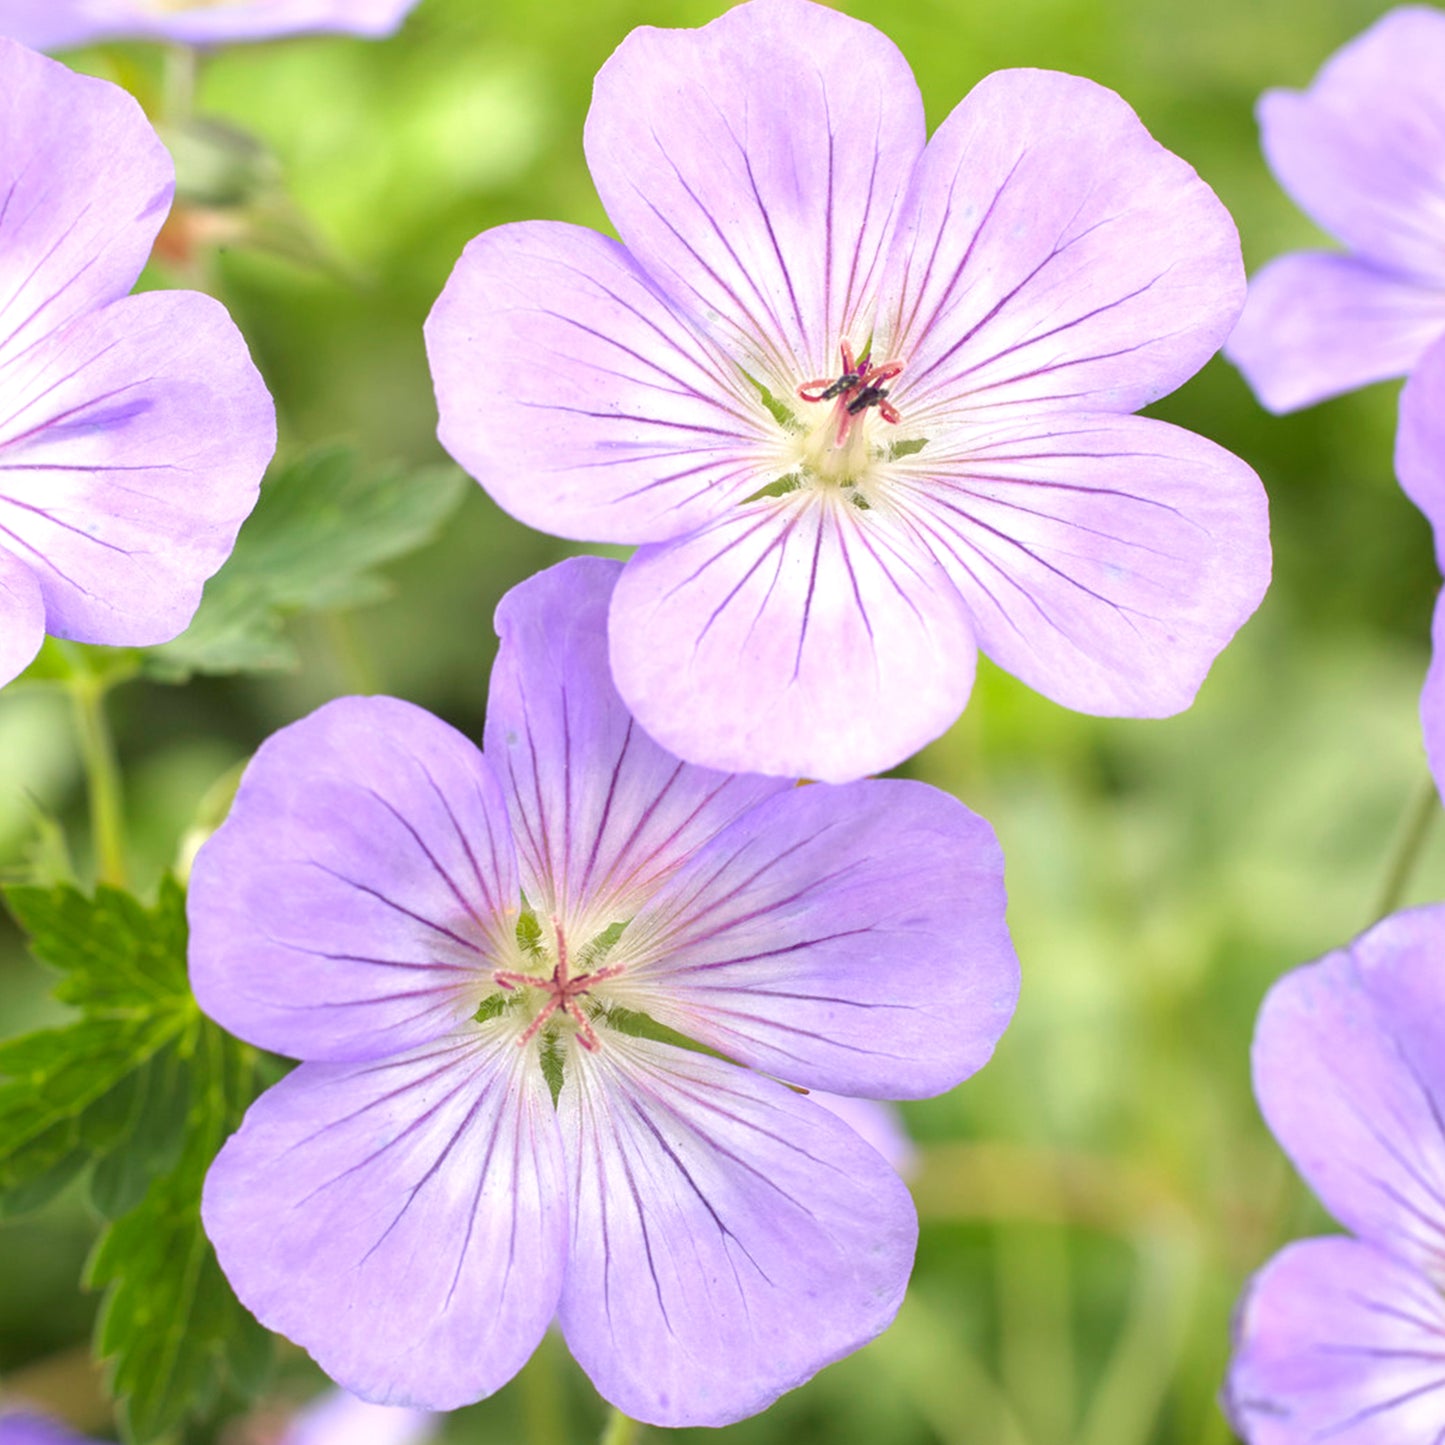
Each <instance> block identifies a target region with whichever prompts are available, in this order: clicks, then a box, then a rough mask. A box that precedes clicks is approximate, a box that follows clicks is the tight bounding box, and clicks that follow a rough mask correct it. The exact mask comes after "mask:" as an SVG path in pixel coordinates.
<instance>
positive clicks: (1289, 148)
mask: <svg viewBox="0 0 1445 1445" xmlns="http://www.w3.org/2000/svg"><path fill="white" fill-rule="evenodd" d="M1442 74H1445V15H1442V14H1441V13H1440V12H1439V11H1438V10H1436V9H1434V8H1433V7H1431V6H1428V5H1407V6H1402V7H1400V8H1399V9H1396V10H1392V11H1391V12H1390V13H1389V14H1388V15H1386V16H1385V17H1384V18H1383V19H1382V20H1379V21H1377V22H1376V23H1375V24H1374V25H1372V26H1371V27H1370V28H1369V29H1368V30H1367V31H1365V33H1364V34H1363V35H1361V36H1359V37H1358V38H1357V39H1355V40H1352V41H1351V42H1350V43H1349V44H1348V45H1346V46H1344V47H1343V48H1342V49H1340V50H1338V51H1336V52H1335V54H1334V55H1333V56H1332V57H1331V58H1330V60H1329V61H1328V62H1327V63H1326V65H1325V66H1324V68H1323V69H1322V70H1321V71H1320V73H1319V75H1318V76H1316V77H1315V80H1314V83H1313V84H1312V85H1311V86H1310V88H1309V89H1308V90H1306V91H1292V90H1271V91H1268V92H1266V93H1265V95H1264V96H1262V97H1261V99H1260V102H1259V125H1260V133H1261V135H1260V138H1261V141H1262V143H1263V146H1264V154H1265V159H1266V160H1268V161H1269V164H1270V168H1271V169H1272V170H1273V171H1274V173H1275V176H1276V177H1277V178H1278V180H1279V183H1280V185H1282V186H1283V187H1284V188H1285V190H1286V191H1288V192H1289V194H1290V195H1291V196H1292V197H1293V198H1294V200H1295V202H1296V203H1297V204H1298V205H1299V206H1300V207H1301V208H1302V209H1303V210H1304V211H1306V212H1307V213H1308V214H1309V215H1310V216H1311V217H1312V218H1313V219H1314V220H1315V221H1316V222H1317V223H1318V224H1319V225H1321V226H1323V227H1324V229H1325V230H1326V231H1329V232H1330V233H1331V234H1332V235H1334V236H1336V237H1338V238H1339V239H1340V240H1341V241H1343V242H1344V243H1345V244H1346V245H1347V246H1349V247H1351V248H1352V249H1354V250H1356V251H1358V252H1360V254H1361V255H1362V256H1364V257H1366V258H1367V259H1369V260H1371V261H1375V262H1377V263H1378V264H1379V265H1381V266H1382V267H1384V268H1386V269H1388V270H1395V271H1400V272H1403V273H1404V274H1405V275H1407V276H1414V277H1416V278H1418V279H1421V280H1424V281H1433V282H1434V283H1435V284H1436V285H1445V246H1442V245H1441V240H1440V238H1441V236H1442V234H1445V171H1442V169H1441V167H1440V166H1439V165H1438V164H1434V163H1433V162H1432V161H1431V160H1430V158H1431V157H1436V156H1439V155H1440V154H1442V153H1445V86H1442V85H1441V84H1440V77H1441V75H1442Z"/></svg>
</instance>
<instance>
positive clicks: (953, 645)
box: [610, 489, 975, 782]
mask: <svg viewBox="0 0 1445 1445" xmlns="http://www.w3.org/2000/svg"><path fill="white" fill-rule="evenodd" d="M610 628H611V637H612V669H613V676H614V677H615V678H616V680H617V687H618V690H619V691H620V692H621V694H622V696H623V699H624V700H625V701H626V703H627V705H628V706H629V707H630V708H631V709H632V711H633V712H634V713H635V714H636V715H637V719H638V721H639V722H640V723H641V724H642V726H643V727H644V728H646V729H647V731H648V732H649V733H651V734H652V735H653V736H654V737H655V738H656V739H657V740H658V741H659V742H660V743H662V745H663V746H664V747H666V748H670V749H671V750H672V751H673V752H675V753H677V754H678V755H679V756H680V757H685V758H690V759H693V760H695V761H697V762H699V763H704V764H707V765H709V766H712V767H719V768H739V769H741V768H757V769H760V770H762V771H764V772H768V773H774V774H778V775H781V776H786V777H808V778H821V779H824V780H826V781H829V782H846V781H849V780H851V779H854V778H859V777H862V776H864V775H865V774H867V773H873V772H881V771H883V770H884V769H886V768H891V767H894V766H895V765H896V764H898V763H900V762H902V761H903V759H904V758H906V757H908V755H909V754H910V753H913V752H916V751H917V750H918V749H919V748H920V747H922V746H923V744H924V743H927V742H930V741H932V740H933V739H934V738H936V737H937V736H938V735H939V734H940V733H941V732H943V731H944V730H945V729H946V728H947V727H948V726H949V724H950V723H952V722H953V720H954V719H955V718H956V717H957V716H958V714H959V713H960V712H962V711H963V705H964V703H965V702H966V701H967V700H968V694H969V690H970V688H971V687H972V685H973V673H974V662H975V647H974V641H973V635H972V632H971V630H970V627H969V623H968V620H967V614H966V612H965V611H964V606H963V603H962V600H961V599H960V597H959V595H958V591H957V589H956V588H955V587H954V586H953V585H952V584H951V583H950V581H949V578H948V575H947V573H946V572H945V571H944V570H943V568H942V567H940V566H939V565H938V563H937V562H935V561H934V560H933V558H932V556H931V555H930V554H929V551H928V549H927V547H926V546H924V545H922V544H921V543H920V542H919V540H918V539H917V537H916V536H914V535H913V534H912V533H911V532H910V531H909V529H908V528H907V527H906V526H905V525H903V524H902V523H901V522H900V519H899V518H898V517H897V516H896V515H895V514H894V512H893V511H892V509H891V508H885V507H884V506H883V505H879V506H874V507H871V508H870V509H869V510H867V511H863V510H861V509H859V508H858V507H856V506H853V505H850V503H849V501H848V499H847V495H846V494H845V493H843V492H841V491H838V490H837V489H807V490H803V491H796V492H792V493H789V494H788V495H786V496H783V497H778V498H773V499H764V500H762V501H759V502H757V503H754V504H752V505H751V506H748V507H743V508H739V509H736V510H734V511H733V512H731V513H729V514H728V515H727V516H725V517H723V518H722V519H720V520H719V521H717V522H714V523H712V524H711V525H709V526H707V527H703V528H700V529H699V530H698V531H696V532H694V533H692V534H691V535H689V536H687V537H683V538H681V539H679V540H678V541H676V542H672V543H668V544H666V545H663V546H655V547H643V548H641V549H640V550H639V551H638V553H637V554H636V556H634V557H633V558H632V560H631V561H630V562H629V563H628V564H627V568H626V570H625V571H624V572H623V574H622V580H621V581H620V582H619V583H618V585H617V591H616V594H615V595H614V597H613V601H612V615H611V622H610Z"/></svg>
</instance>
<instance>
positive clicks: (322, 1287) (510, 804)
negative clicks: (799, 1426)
mask: <svg viewBox="0 0 1445 1445" xmlns="http://www.w3.org/2000/svg"><path fill="white" fill-rule="evenodd" d="M620 570H621V569H620V567H619V566H618V565H617V564H616V563H611V562H604V561H601V560H598V559H584V560H574V561H572V562H569V563H563V564H561V565H560V566H558V567H556V568H553V569H552V570H551V571H548V572H545V573H542V574H540V575H539V576H536V577H533V578H532V579H530V580H529V581H527V582H525V583H523V584H522V585H521V586H520V587H518V588H516V589H515V590H514V591H513V592H511V593H510V594H509V595H508V596H507V598H505V599H504V600H503V603H502V605H501V607H500V609H499V611H498V630H499V632H500V633H501V637H502V643H501V650H500V653H499V655H498V659H497V664H496V668H495V670H494V672H493V676H492V690H491V697H490V701H489V706H488V714H487V723H486V735H485V752H484V753H482V752H478V751H477V749H476V748H475V747H474V746H473V745H472V744H471V743H469V742H468V741H467V740H465V739H464V738H462V737H461V736H460V735H459V734H458V733H456V732H454V731H453V730H452V729H450V728H449V727H447V726H446V725H445V724H443V723H441V722H439V721H438V720H437V719H435V718H433V717H431V716H430V715H429V714H427V713H424V712H422V711H420V710H419V709H417V708H414V707H411V706H409V705H408V704H405V703H402V702H398V701H395V700H393V699H388V698H348V699H342V700H340V701H338V702H334V703H330V704H328V705H327V706H325V707H323V708H322V709H321V710H320V711H318V712H316V713H314V714H312V715H311V716H310V717H308V718H306V719H303V720H302V721H301V722H299V723H296V724H294V725H292V726H291V727H289V728H287V729H284V730H283V731H282V732H281V733H279V734H278V735H277V736H276V737H274V738H273V739H271V740H270V741H269V742H268V743H266V744H265V745H264V746H263V747H262V748H261V750H260V752H259V753H258V754H257V756H256V758H255V760H254V761H253V762H252V764H251V766H250V768H249V769H248V771H247V773H246V776H245V778H244V780H243V782H242V784H241V788H240V791H239V793H238V795H237V799H236V803H235V806H234V808H233V810H232V813H231V816H230V818H229V819H228V821H227V822H226V823H225V824H224V825H223V826H222V828H221V829H220V830H219V832H218V833H217V834H216V835H215V837H214V838H213V839H211V840H210V842H208V843H207V844H206V846H205V847H204V848H203V849H202V850H201V853H200V855H199V857H198V859H197V861H196V865H195V870H194V873H193V876H192V883H191V894H190V907H189V911H190V919H191V930H192V932H191V940H192V941H191V976H192V981H193V984H194V986H195V989H196V994H197V997H198V999H199V1000H200V1002H201V1005H202V1007H203V1008H205V1009H206V1010H207V1012H208V1013H210V1014H211V1015H212V1016H213V1017H214V1018H216V1019H217V1020H219V1021H220V1022H221V1023H223V1024H224V1025H225V1026H226V1027H227V1028H229V1029H231V1030H233V1031H234V1032H236V1033H237V1034H239V1035H240V1036H241V1037H243V1038H246V1039H249V1040H251V1041H252V1042H254V1043H257V1044H259V1045H261V1046H262V1047H266V1048H270V1049H273V1050H276V1051H278V1052H282V1053H287V1054H291V1055H294V1056H298V1057H300V1058H302V1059H304V1060H306V1062H304V1063H302V1064H301V1065H300V1067H298V1068H297V1069H296V1070H295V1071H294V1072H293V1073H291V1074H290V1075H289V1076H288V1077H287V1078H286V1079H284V1080H283V1081H282V1082H281V1083H280V1084H279V1085H277V1086H276V1087H275V1088H273V1089H272V1090H271V1091H270V1092H269V1093H267V1094H265V1095H264V1096H263V1097H262V1098H261V1099H260V1100H259V1101H258V1102H257V1103H256V1104H255V1105H254V1107H253V1108H252V1109H251V1111H250V1113H249V1114H248V1115H247V1117H246V1121H245V1123H244V1125H243V1127H242V1128H241V1130H240V1132H239V1133H238V1134H236V1135H235V1136H234V1137H233V1138H232V1139H231V1141H230V1142H229V1143H228V1144H227V1145H226V1146H225V1148H224V1149H223V1150H222V1151H221V1154H220V1155H219V1157H218V1159H217V1161H216V1163H215V1165H214V1166H213V1168H212V1170H211V1173H210V1176H209V1178H208V1180H207V1184H206V1191H205V1198H204V1205H203V1215H204V1219H205V1222H206V1228H207V1231H208V1233H209V1234H210V1237H211V1239H212V1240H213V1241H214V1243H215V1245H216V1249H217V1253H218V1255H219V1257H220V1261H221V1265H222V1267H223V1269H224V1270H225V1271H226V1273H227V1275H228V1276H229V1278H230V1280H231V1282H232V1284H233V1285H234V1287H235V1288H236V1291H237V1293H238V1294H239V1296H240V1297H241V1299H242V1300H243V1301H244V1302H245V1303H246V1304H247V1305H248V1307H250V1308H251V1309H252V1310H254V1311H255V1313H256V1314H257V1315H258V1316H259V1318H260V1319H261V1320H262V1321H263V1322H264V1323H266V1324H268V1325H269V1326H271V1327H272V1328H274V1329H277V1330H279V1331H281V1332H282V1333H283V1334H286V1335H288V1336H290V1337H291V1338H292V1339H294V1340H296V1341H297V1342H298V1343H300V1344H302V1345H304V1346H305V1347H306V1348H307V1349H309V1350H310V1351H311V1352H312V1354H313V1355H314V1356H315V1358H316V1359H317V1360H318V1362H319V1363H320V1364H321V1365H322V1366H323V1368H325V1369H326V1370H327V1371H328V1372H329V1373H330V1374H332V1375H333V1377H335V1378H336V1379H337V1380H338V1381H339V1382H340V1383H342V1384H343V1385H345V1386H346V1387H347V1388H349V1389H351V1390H353V1391H355V1392H357V1393H358V1394H361V1395H363V1396H365V1397H367V1398H370V1399H374V1400H379V1401H388V1402H396V1403H401V1402H407V1403H414V1404H425V1405H430V1406H433V1407H439V1408H440V1407H451V1406H455V1405H460V1404H463V1403H465V1402H468V1401H471V1400H475V1399H477V1398H479V1397H480V1396H482V1395H485V1394H487V1393H489V1392H491V1391H493V1390H495V1389H497V1388H498V1387H499V1386H500V1385H501V1384H503V1383H504V1382H505V1381H506V1380H508V1379H509V1378H510V1377H511V1376H512V1375H513V1374H514V1373H515V1372H516V1371H517V1369H518V1368H519V1367H520V1366H521V1365H522V1363H523V1362H524V1361H525V1360H526V1359H527V1357H528V1356H529V1355H530V1353H531V1352H532V1350H533V1348H534V1347H535V1346H536V1344H537V1342H538V1340H539V1339H540V1338H541V1336H542V1333H543V1331H544V1330H545V1329H546V1328H547V1325H548V1323H549V1321H551V1320H552V1318H553V1317H554V1315H555V1316H556V1317H557V1319H558V1321H559V1323H560V1325H561V1328H562V1331H563V1333H564V1334H565V1336H566V1338H567V1341H568V1344H569V1346H570V1347H571V1349H572V1351H573V1353H574V1355H575V1356H576V1358H577V1359H578V1361H579V1362H580V1363H581V1365H582V1366H583V1368H584V1369H585V1370H586V1371H587V1372H588V1374H589V1375H590V1376H591V1377H592V1379H593V1381H594V1383H595V1384H596V1385H597V1387H598V1389H599V1390H600V1391H601V1393H602V1394H603V1395H604V1396H605V1397H606V1398H607V1399H609V1400H611V1401H612V1402H614V1403H615V1404H616V1405H618V1406H619V1407H620V1408H621V1409H623V1410H624V1411H626V1412H627V1413H628V1414H630V1415H632V1416H634V1417H637V1418H640V1419H643V1420H647V1421H652V1422H655V1423H659V1424H666V1425H681V1424H721V1423H725V1422H727V1421H730V1420H735V1419H738V1418H741V1417H742V1416H744V1415H747V1414H751V1413H753V1412H754V1411H756V1410H759V1409H761V1408H763V1407H764V1406H765V1405H766V1404H767V1403H768V1402H769V1401H771V1400H772V1399H773V1398H774V1397H776V1396H777V1395H778V1394H779V1393H781V1392H782V1391H783V1390H786V1389H789V1388H791V1387H792V1386H794V1385H797V1384H799V1383H801V1382H802V1381H803V1380H805V1379H807V1378H808V1377H809V1376H810V1375H812V1374H813V1373H814V1372H815V1371H816V1370H818V1369H819V1368H820V1367H821V1366H823V1365H824V1364H827V1363H828V1362H829V1361H831V1360H834V1359H837V1358H838V1357H839V1356H841V1355H843V1354H845V1353H846V1352H848V1351H849V1350H852V1349H854V1348H856V1347H857V1346H859V1345H860V1344H862V1343H863V1342H864V1341H866V1340H868V1339H870V1338H872V1337H873V1336H874V1335H876V1334H877V1333H878V1332H879V1331H880V1330H882V1329H883V1328H884V1327H885V1326H886V1325H887V1324H888V1322H889V1321H890V1320H891V1318H892V1316H893V1313H894V1311H895V1310H896V1309H897V1307H898V1304H899V1302H900V1300H901V1298H902V1294H903V1290H904V1287H905V1284H906V1281H907V1277H908V1272H909V1267H910V1264H911V1260H912V1255H913V1246H914V1240H915V1235H916V1228H917V1226H916V1220H915V1217H914V1212H913V1209H912V1204H911V1201H910V1200H909V1198H908V1194H907V1191H906V1190H905V1189H904V1187H903V1185H902V1183H901V1182H900V1181H899V1179H898V1177H897V1176H896V1175H895V1174H894V1173H893V1172H892V1170H891V1169H890V1168H889V1167H888V1165H887V1163H886V1162H885V1161H884V1160H883V1158H882V1157H881V1156H880V1155H879V1154H878V1153H876V1152H875V1151H874V1150H873V1149H872V1148H870V1147H869V1146H868V1145H867V1144H866V1143H864V1142H863V1140H862V1139H860V1138H859V1136H858V1135H857V1134H856V1133H855V1132H854V1131H853V1130H852V1129H850V1128H849V1127H847V1125H845V1124H844V1123H842V1122H841V1121H840V1120H839V1119H838V1118H837V1117H836V1116H835V1115H834V1114H833V1113H831V1112H829V1111H828V1110H825V1109H823V1108H821V1107H819V1105H817V1104H816V1103H814V1102H813V1101H812V1100H811V1099H809V1098H807V1097H805V1096H804V1091H805V1090H807V1089H811V1088H815V1087H817V1088H823V1089H828V1090H832V1091H836V1092H840V1093H849V1094H859V1095H864V1096H876V1097H891V1098H907V1097H917V1096H921V1095H926V1094H931V1093H936V1092H938V1091H940V1090H943V1089H947V1088H949V1087H951V1086H952V1085H953V1084H955V1083H957V1082H958V1081H959V1080H961V1079H963V1078H964V1077H966V1076H967V1075H968V1074H970V1073H972V1072H973V1071H974V1070H975V1069H977V1068H979V1067H980V1066H981V1065H982V1064H983V1063H984V1062H985V1061H986V1059H987V1058H988V1056H989V1054H990V1052H991V1050H992V1048H993V1046H994V1043H995V1041H996V1040H997V1039H998V1037H999V1035H1000V1034H1001V1032H1002V1031H1003V1028H1004V1027H1005V1025H1006V1023H1007V1021H1008V1019H1009V1017H1010V1014H1011V1012H1012V1009H1013V1005H1014V1001H1015V997H1016V992H1017V986H1018V966H1017V960H1016V958H1015V955H1014V952H1013V948H1012V945H1011V943H1010V940H1009V936H1008V932H1007V928H1006V925H1005V922H1004V893H1003V880H1002V859H1001V857H1000V854H999V851H998V846H997V843H996V842H995V840H994V837H993V834H992V831H991V830H990V829H989V827H988V825H987V824H986V823H984V822H983V821H982V820H981V819H979V818H978V817H976V816H974V815H973V814H971V813H970V812H969V811H968V810H967V809H966V808H964V807H963V805H962V804H960V803H958V802H957V801H956V800H954V799H952V798H949V797H948V796H947V795H945V794H942V793H940V792H937V791H936V790H934V789H931V788H928V787H926V786H924V785H922V784H918V783H912V782H902V781H893V780H884V781H869V782H861V783H855V784H851V785H845V786H839V787H832V786H828V785H823V784H817V785H812V786H807V787H795V786H793V785H792V784H791V783H789V782H787V781H784V780H780V779H775V778H764V777H758V776H745V775H728V774H723V773H717V772H712V771H708V770H705V769H702V768H698V767H694V766H691V765H688V764H685V763H682V762H679V761H678V760H677V759H675V758H673V757H671V756H670V755H668V754H667V753H665V752H663V750H662V749H661V748H659V747H658V746H657V745H656V744H655V743H653V742H652V741H651V740H650V739H649V738H648V737H647V736H646V735H645V734H644V733H643V731H642V730H641V729H640V728H639V727H638V726H637V725H636V723H635V722H634V721H633V719H632V717H631V716H630V714H629V713H628V712H627V710H626V709H625V708H624V707H623V705H622V703H621V701H620V699H619V698H618V696H617V693H616V690H615V688H614V687H613V686H612V684H611V681H610V677H609V670H608V661H607V643H606V630H605V629H606V617H607V611H608V606H609V603H610V601H611V596H612V592H613V589H614V586H615V584H616V580H617V576H618V574H619V572H620ZM689 1041H690V1045H689ZM770 1076H771V1077H770ZM779 1079H782V1080H786V1081H787V1082H788V1084H789V1085H792V1086H794V1087H787V1086H785V1084H783V1083H780V1082H777V1080H779Z"/></svg>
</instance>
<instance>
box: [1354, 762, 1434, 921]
mask: <svg viewBox="0 0 1445 1445" xmlns="http://www.w3.org/2000/svg"><path fill="white" fill-rule="evenodd" d="M1439 811H1440V795H1439V793H1438V792H1437V791H1436V788H1435V780H1434V778H1427V779H1426V780H1425V786H1424V787H1423V788H1421V789H1420V791H1419V793H1418V794H1417V796H1416V797H1415V798H1414V799H1413V800H1412V802H1411V803H1410V806H1409V808H1408V810H1407V811H1406V814H1405V821H1404V823H1403V824H1402V825H1401V829H1400V841H1399V842H1398V843H1397V844H1396V845H1395V852H1394V855H1393V856H1392V857H1391V859H1390V868H1389V871H1388V872H1387V873H1386V874H1385V886H1384V887H1383V888H1382V889H1381V890H1380V899H1379V902H1378V903H1377V904H1376V905H1375V911H1374V915H1373V918H1372V920H1371V921H1374V919H1380V918H1383V917H1384V916H1385V915H1386V914H1387V913H1393V912H1394V911H1395V910H1396V909H1397V908H1398V907H1399V906H1400V902H1401V900H1402V899H1403V898H1404V896H1405V890H1406V889H1407V888H1408V887H1409V886H1410V878H1411V875H1412V874H1413V873H1414V871H1415V866H1416V864H1418V863H1419V861H1420V855H1421V854H1422V853H1423V852H1424V851H1425V843H1426V841H1427V839H1428V838H1429V836H1430V825H1431V824H1432V823H1433V822H1434V821H1435V815H1436V814H1437V813H1439Z"/></svg>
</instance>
